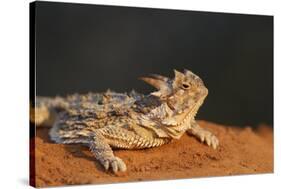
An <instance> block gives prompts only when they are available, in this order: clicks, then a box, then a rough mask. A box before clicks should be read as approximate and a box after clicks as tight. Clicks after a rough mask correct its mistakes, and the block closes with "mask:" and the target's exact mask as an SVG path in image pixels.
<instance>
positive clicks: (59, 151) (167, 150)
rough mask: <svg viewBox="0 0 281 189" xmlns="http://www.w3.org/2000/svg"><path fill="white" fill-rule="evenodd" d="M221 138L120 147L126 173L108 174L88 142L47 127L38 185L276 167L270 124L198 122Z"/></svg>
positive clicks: (39, 146) (40, 145)
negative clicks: (67, 139) (61, 139)
mask: <svg viewBox="0 0 281 189" xmlns="http://www.w3.org/2000/svg"><path fill="white" fill-rule="evenodd" d="M200 124H201V126H203V127H204V128H207V129H209V130H211V131H212V132H213V133H214V134H216V135H217V136H218V138H219V140H220V147H219V148H218V149H217V150H213V149H212V148H210V147H208V146H207V145H203V144H202V143H200V142H199V141H198V140H197V139H195V138H194V137H191V136H188V135H184V136H183V137H182V138H181V139H180V140H177V141H174V142H172V143H171V144H167V145H163V146H161V147H158V148H152V149H146V150H116V151H115V154H116V155H117V156H118V157H120V158H122V159H123V160H124V162H125V163H126V164H127V169H128V170H127V172H125V173H118V175H114V174H112V173H107V172H105V171H104V170H103V167H102V166H101V165H99V163H98V162H97V161H96V160H95V157H94V156H93V155H92V154H91V152H90V151H89V150H88V148H87V147H84V146H81V145H62V144H54V143H52V142H51V141H50V140H49V137H48V128H38V129H37V136H36V138H35V144H36V147H35V155H36V166H35V170H36V172H35V174H36V186H37V187H39V186H41V187H42V186H58V185H69V184H89V183H112V182H128V181H141V180H156V179H157V180H159V179H177V178H193V177H206V176H222V175H237V174H255V173H271V172H273V135H272V129H270V128H268V127H261V128H260V129H258V130H257V131H253V130H252V129H250V128H244V129H238V128H233V127H226V126H222V125H217V124H214V123H209V122H205V121H200Z"/></svg>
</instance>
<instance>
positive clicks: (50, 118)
mask: <svg viewBox="0 0 281 189" xmlns="http://www.w3.org/2000/svg"><path fill="white" fill-rule="evenodd" d="M65 106H66V102H65V100H64V99H63V98H62V97H54V98H52V97H40V96H39V97H36V98H35V104H34V105H31V104H30V121H31V122H32V123H34V124H35V125H36V126H48V127H50V126H52V125H53V123H54V121H55V118H56V114H57V112H58V111H59V110H60V109H63V108H65Z"/></svg>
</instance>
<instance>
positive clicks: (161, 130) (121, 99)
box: [31, 70, 219, 173]
mask: <svg viewBox="0 0 281 189" xmlns="http://www.w3.org/2000/svg"><path fill="white" fill-rule="evenodd" d="M174 72H175V77H174V78H173V79H170V78H167V77H164V76H161V75H156V74H152V75H150V76H149V77H142V78H140V79H142V80H143V81H145V82H147V83H148V84H150V85H152V86H154V87H155V88H156V89H157V91H155V92H152V93H150V94H148V95H143V94H139V93H137V92H135V91H132V92H130V93H129V94H127V93H116V92H112V91H107V92H105V93H88V94H73V95H69V96H67V97H54V98H51V97H50V98H49V97H37V98H36V105H35V108H34V110H35V116H31V121H33V122H34V123H35V124H36V125H44V124H46V123H47V122H48V120H50V119H51V118H52V117H53V116H52V115H54V114H56V119H55V121H54V122H53V125H52V127H51V129H50V132H49V135H50V138H51V140H53V141H54V142H56V143H63V144H73V143H82V144H86V145H88V146H89V148H90V151H91V152H93V154H94V156H95V158H96V159H97V160H98V161H99V162H100V163H101V164H102V165H103V167H104V168H105V169H106V170H109V169H110V170H112V171H113V172H114V173H116V172H118V171H126V169H127V168H126V164H125V163H124V162H123V160H122V159H120V158H118V157H116V156H115V155H114V154H113V151H112V148H121V149H144V148H152V147H158V146H161V145H163V144H167V143H169V142H171V141H172V140H174V139H180V137H181V136H182V135H183V134H184V133H185V132H187V133H189V134H191V135H194V136H195V137H197V138H198V139H199V140H201V141H202V142H205V143H207V145H209V146H212V147H213V148H214V149H216V148H217V147H218V145H219V141H218V139H217V137H216V136H215V135H213V134H212V133H211V132H210V131H207V130H205V129H203V128H201V127H200V126H199V125H198V124H197V122H196V121H195V118H194V117H195V115H196V113H197V111H198V109H199V107H200V106H201V105H202V103H203V101H204V99H205V98H206V96H207V95H208V89H207V88H206V87H205V86H204V83H203V81H202V80H201V79H200V78H199V77H198V76H197V75H195V74H194V73H192V72H191V71H189V70H184V72H183V73H182V72H179V71H177V70H174Z"/></svg>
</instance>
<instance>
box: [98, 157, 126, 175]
mask: <svg viewBox="0 0 281 189" xmlns="http://www.w3.org/2000/svg"><path fill="white" fill-rule="evenodd" d="M101 164H102V165H103V167H104V168H105V170H109V169H110V168H111V169H112V170H113V172H114V173H117V172H118V171H122V172H124V171H126V170H127V167H126V164H125V163H124V162H123V160H122V159H120V158H119V157H111V158H106V159H104V160H102V161H101Z"/></svg>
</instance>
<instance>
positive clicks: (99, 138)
mask: <svg viewBox="0 0 281 189" xmlns="http://www.w3.org/2000/svg"><path fill="white" fill-rule="evenodd" d="M90 150H91V151H92V152H93V153H94V155H95V157H96V159H97V160H98V161H99V162H100V163H101V164H102V165H103V167H104V168H105V169H106V170H108V169H109V168H111V169H112V170H113V172H114V173H116V172H118V171H126V169H127V168H126V164H125V163H124V162H123V161H122V160H121V159H120V158H118V157H116V156H114V154H113V151H112V149H111V147H110V146H109V144H108V143H107V140H106V138H105V137H104V136H103V135H102V134H101V133H100V132H99V131H98V130H97V131H96V132H94V133H93V140H91V142H90Z"/></svg>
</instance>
